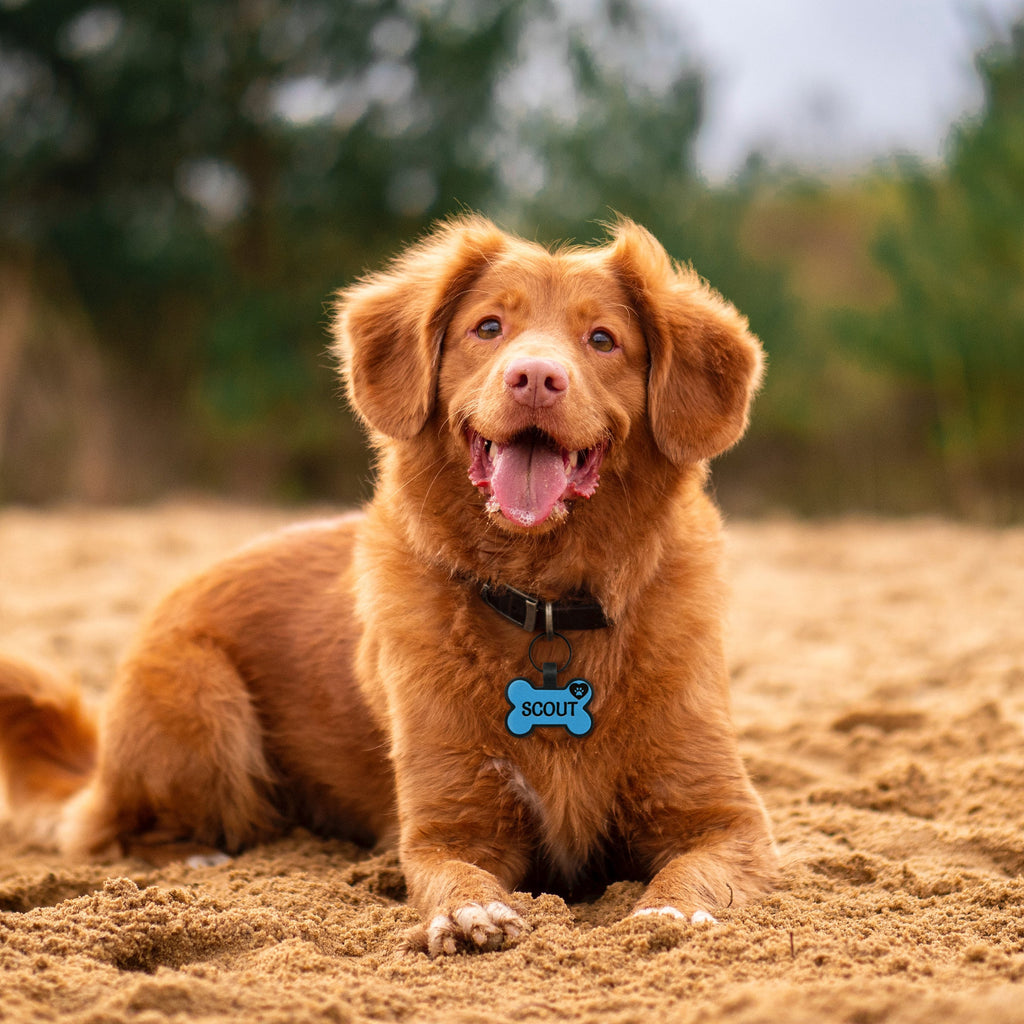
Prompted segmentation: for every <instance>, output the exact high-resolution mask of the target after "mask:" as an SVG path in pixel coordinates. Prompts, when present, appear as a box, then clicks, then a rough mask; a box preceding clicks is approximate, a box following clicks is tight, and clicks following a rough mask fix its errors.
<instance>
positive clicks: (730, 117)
mask: <svg viewBox="0 0 1024 1024" xmlns="http://www.w3.org/2000/svg"><path fill="white" fill-rule="evenodd" d="M712 8H713V9H712ZM467 208H469V209H474V210H479V211H481V212H483V213H485V214H487V215H489V216H491V217H493V218H495V219H496V220H498V221H499V223H501V224H502V225H503V226H505V227H507V228H510V229H513V230H516V231H518V232H521V233H523V234H525V235H527V236H528V237H531V238H537V239H539V240H542V241H550V240H553V239H556V238H573V239H576V240H578V241H581V242H583V241H589V240H590V239H592V238H596V237H600V236H601V234H602V231H601V228H600V223H599V222H600V221H601V220H604V219H607V218H608V217H609V216H611V214H612V212H613V211H618V212H621V213H623V214H626V215H628V216H631V217H633V218H635V219H637V220H639V221H640V222H642V223H643V224H645V225H646V226H648V227H649V228H650V229H651V230H652V231H653V232H654V233H655V234H656V235H657V236H658V237H659V238H660V239H661V241H662V242H663V243H664V244H665V246H666V248H667V249H668V250H669V251H670V253H671V254H672V255H673V256H674V257H675V258H676V259H678V260H682V261H692V262H693V264H694V266H695V267H696V268H697V269H698V270H699V271H700V273H701V274H703V275H704V276H705V277H707V278H708V279H709V280H710V281H711V282H712V283H713V284H714V285H715V286H716V287H717V288H719V289H720V290H721V291H722V292H723V293H724V294H725V295H726V296H727V297H728V298H730V299H731V300H732V301H734V302H735V303H736V304H737V305H738V306H739V307H740V309H742V310H743V311H744V312H745V313H746V314H747V315H748V316H749V317H750V321H751V325H752V327H753V329H754V330H755V331H756V332H757V333H758V334H759V335H760V336H761V338H762V340H763V342H764V344H765V346H766V348H767V350H768V352H769V355H770V369H769V374H768V378H767V383H766V386H765V389H764V391H763V393H762V395H761V396H760V398H759V400H758V403H757V406H756V408H755V415H754V420H753V427H752V429H751V432H750V434H749V435H748V437H747V439H746V440H745V441H744V442H743V444H742V445H741V446H740V447H739V448H738V449H736V451H735V452H733V453H730V454H729V455H728V456H726V457H724V458H723V459H721V460H720V461H719V463H718V464H717V467H716V472H715V485H716V488H717V492H718V495H719V498H720V500H721V502H722V503H723V504H724V505H725V507H726V509H727V510H728V511H730V512H733V513H738V514H759V513H766V512H773V511H778V510H788V511H792V512H797V513H801V514H832V513H837V512H846V511H858V512H879V513H897V514H901V513H917V512H940V513H944V514H953V515H959V516H966V517H972V518H978V519H983V520H986V521H992V522H1006V521H1011V520H1020V519H1021V518H1022V517H1024V0H978V2H977V3H973V4H972V3H969V2H968V3H964V2H960V0H859V2H858V3H857V4H850V3H847V2H846V0H835V2H833V0H789V2H786V0H781V2H779V3H774V4H765V3H763V2H762V0H716V2H715V3H708V2H706V0H704V2H700V0H340V2H339V0H290V2H283V0H231V2H227V0H147V2H146V3H145V4H141V3H128V2H127V0H120V2H117V0H113V2H107V0H0V501H2V502H30V503H43V502H52V501H58V500H69V499H70V500H84V501H97V502H99V501H103V502H136V501H144V500H150V499H152V498H156V497H160V496H162V495H165V494H169V493H178V494H180V493H182V492H203V493H216V494H221V495H227V496H231V497H238V498H244V499H247V500H258V501H273V502H289V501H310V500H327V501H333V502H351V501H357V500H359V499H360V498H362V497H365V496H366V494H367V493H368V490H369V483H368V481H369V470H368V468H367V462H366V456H365V454H364V451H363V445H362V439H361V437H360V436H359V433H358V431H357V430H356V428H355V427H354V425H353V423H352V420H351V418H350V417H349V415H348V413H347V412H346V411H345V409H344V407H343V403H342V402H341V401H340V395H339V388H338V385H337V384H336V382H335V379H334V376H333V372H332V365H331V361H330V359H329V358H328V357H327V355H326V354H325V344H326V337H325V323H326V319H327V317H326V312H325V309H326V306H325V303H326V302H327V300H328V299H329V296H330V295H331V293H332V292H333V291H334V290H335V289H337V288H339V287H341V286H343V285H345V284H346V283H348V282H350V281H351V280H352V279H353V278H354V277H355V276H357V275H358V274H359V273H361V272H362V271H363V270H365V269H367V268H372V267H373V266H375V265H377V264H379V262H380V261H381V260H383V259H385V258H386V257H387V256H389V255H391V254H393V253H394V252H395V251H397V250H398V249H399V248H400V247H401V246H402V245H403V244H404V243H405V242H407V241H410V240H412V239H413V238H415V237H416V236H417V235H418V234H419V233H420V232H421V231H423V230H424V229H425V227H426V226H427V225H428V224H429V223H430V222H431V221H432V220H434V219H435V218H437V217H441V216H444V215H446V214H450V213H452V212H455V211H459V210H463V209H467Z"/></svg>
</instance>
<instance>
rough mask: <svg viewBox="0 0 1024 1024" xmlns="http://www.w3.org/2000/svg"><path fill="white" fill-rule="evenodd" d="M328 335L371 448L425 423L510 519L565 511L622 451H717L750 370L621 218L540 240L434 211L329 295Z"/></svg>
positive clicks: (730, 313)
mask: <svg viewBox="0 0 1024 1024" xmlns="http://www.w3.org/2000/svg"><path fill="white" fill-rule="evenodd" d="M334 336H335V346H336V351H337V353H338V355H339V356H340V357H341V361H342V365H343V369H344V376H345V379H346V382H347V386H348V393H349V398H350V401H351V403H352V405H353V407H354V408H355V410H356V412H357V413H358V415H359V416H360V417H361V418H362V420H363V421H364V422H365V423H366V424H367V425H368V426H369V427H370V429H371V431H372V432H373V434H374V436H375V438H376V440H377V442H378V444H379V445H386V444H387V439H394V440H401V441H408V440H410V439H412V438H416V437H418V436H420V435H421V434H423V433H427V432H429V433H431V434H432V435H433V437H434V438H436V439H437V440H438V441H439V442H440V443H442V444H443V445H444V446H445V452H446V458H448V459H449V460H452V461H455V462H458V461H459V460H460V459H461V463H462V473H463V476H462V479H463V481H464V485H465V487H466V489H467V491H468V492H469V493H472V492H473V489H475V490H476V492H478V494H479V495H480V499H479V500H480V503H481V505H482V506H483V507H484V508H485V509H486V510H487V512H488V513H489V515H490V516H491V518H492V519H493V520H494V521H495V522H497V523H499V524H500V525H502V526H503V527H505V528H507V529H509V530H513V531H521V530H528V531H542V530H548V529H551V528H553V527H554V526H556V525H557V524H559V523H560V522H562V521H564V520H565V519H566V518H567V516H568V514H569V511H570V509H571V508H572V506H573V504H574V503H575V502H577V501H578V500H579V499H585V498H591V497H592V496H594V495H595V493H597V492H598V491H599V479H600V476H601V473H602V472H612V471H614V470H615V468H616V467H617V466H620V467H621V466H623V465H625V464H628V463H629V462H630V459H631V454H630V450H631V445H632V446H635V445H638V444H645V445H646V448H653V449H654V450H655V453H656V455H657V457H658V458H660V459H661V460H662V461H663V462H665V463H666V464H668V465H671V466H674V467H684V466H687V465H689V464H693V463H700V462H703V461H704V460H706V459H708V458H710V457H711V456H713V455H716V454H718V453H719V452H721V451H724V450H725V449H726V448H728V447H729V446H731V445H732V444H733V443H734V442H735V441H736V440H738V439H739V437H740V435H741V434H742V433H743V431H744V429H745V427H746V423H747V412H748V406H749V403H750V398H751V395H752V393H753V391H754V390H755V388H756V386H757V384H758V381H759V379H760V373H761V350H760V346H759V345H758V342H757V339H756V338H754V337H753V336H752V335H751V334H750V333H749V332H748V330H747V325H746V321H745V320H744V319H743V318H742V317H741V316H740V315H739V314H738V313H737V312H736V310H735V309H734V308H733V307H732V306H731V305H729V304H728V303H727V302H725V301H724V300H723V299H722V298H721V297H720V296H719V295H718V294H717V293H716V292H714V291H712V290H711V289H710V288H709V287H708V286H707V285H706V284H704V283H703V282H702V281H701V280H700V279H699V278H698V277H697V275H696V274H695V273H694V272H693V271H692V270H690V269H686V268H680V267H678V266H675V265H674V264H673V263H672V261H671V260H670V259H669V258H668V256H667V255H666V253H665V250H664V249H663V248H662V247H661V246H660V245H659V244H658V242H656V241H655V239H654V238H653V237H652V236H651V235H650V234H649V233H648V232H647V231H645V230H644V229H643V228H641V227H639V226H637V225H636V224H633V223H632V222H630V221H627V220H622V221H620V222H619V223H618V224H616V225H615V226H614V227H613V228H612V230H611V232H610V238H609V241H608V242H607V243H606V244H604V245H602V246H597V247H593V248H565V249H561V250H556V251H549V250H546V249H544V248H542V247H541V246H539V245H536V244H534V243H530V242H526V241H523V240H521V239H518V238H515V237H513V236H511V235H509V234H506V233H505V232H503V231H500V230H499V229H498V228H496V227H495V226H494V225H493V224H491V223H490V222H488V221H486V220H484V219H482V218H479V217H465V218H461V219H458V220H455V221H452V222H449V223H447V224H444V225H442V226H441V227H440V228H438V229H437V230H436V231H435V232H434V233H433V234H431V235H430V236H428V237H427V238H426V239H425V240H423V241H422V242H420V243H419V244H417V245H415V246H413V247H412V248H410V249H408V250H407V251H406V252H405V253H404V254H403V255H401V256H400V257H399V258H398V259H397V260H395V262H394V263H393V264H392V265H391V266H390V267H389V268H388V269H386V270H384V271H383V272H381V273H378V274H373V275H371V276H369V277H367V278H365V279H363V280H362V281H361V282H359V283H357V284H355V285H354V286H352V287H351V288H349V289H347V290H345V291H343V292H341V293H340V295H339V301H338V305H337V309H336V318H335V324H334ZM638 437H639V438H640V440H637V438H638ZM645 450H646V449H645Z"/></svg>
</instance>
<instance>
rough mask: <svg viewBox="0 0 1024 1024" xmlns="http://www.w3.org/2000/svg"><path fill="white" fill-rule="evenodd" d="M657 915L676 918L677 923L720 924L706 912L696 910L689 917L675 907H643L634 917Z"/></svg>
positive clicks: (634, 912)
mask: <svg viewBox="0 0 1024 1024" xmlns="http://www.w3.org/2000/svg"><path fill="white" fill-rule="evenodd" d="M655 914H656V915H659V916H661V917H674V918H675V919H676V920H677V921H689V922H690V924H718V921H717V919H716V918H714V917H712V916H711V915H710V914H709V913H708V912H707V911H706V910H695V911H694V912H693V914H692V915H691V916H687V915H686V914H684V913H683V912H682V911H681V910H676V908H675V907H641V909H640V910H634V911H633V914H632V916H633V917H649V916H651V915H655Z"/></svg>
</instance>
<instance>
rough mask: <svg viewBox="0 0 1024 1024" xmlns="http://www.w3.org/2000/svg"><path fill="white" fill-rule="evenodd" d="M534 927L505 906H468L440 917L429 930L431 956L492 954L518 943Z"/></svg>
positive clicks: (472, 904)
mask: <svg viewBox="0 0 1024 1024" xmlns="http://www.w3.org/2000/svg"><path fill="white" fill-rule="evenodd" d="M529 929H530V926H529V925H528V924H527V923H526V922H525V921H524V920H523V919H522V918H521V917H520V916H519V915H518V914H517V913H516V912H515V911H514V910H513V909H512V908H511V907H509V906H507V905H506V904H504V903H498V902H494V903H488V904H487V905H486V906H483V905H481V904H479V903H466V904H464V905H463V906H461V907H457V908H456V909H455V910H453V911H451V912H450V913H441V914H436V915H435V916H434V917H433V918H432V919H431V921H430V924H429V925H428V926H427V954H428V955H429V956H431V957H437V956H454V955H455V954H456V953H458V952H459V951H460V950H467V951H471V952H472V951H480V952H491V951H492V950H496V949H501V948H502V947H503V946H504V945H506V944H507V943H510V942H514V941H515V940H516V939H518V938H519V936H520V935H523V934H524V933H525V932H527V931H529Z"/></svg>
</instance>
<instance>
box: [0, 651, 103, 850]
mask: <svg viewBox="0 0 1024 1024" xmlns="http://www.w3.org/2000/svg"><path fill="white" fill-rule="evenodd" d="M97 739H98V730H97V725H96V719H95V717H94V715H93V714H91V713H90V712H89V711H88V710H87V709H86V708H85V706H84V705H83V703H82V699H81V695H80V694H79V692H78V689H77V687H76V686H74V684H72V683H71V682H70V681H69V680H64V679H61V678H60V677H58V676H56V675H54V674H52V673H51V672H49V671H48V670H46V669H44V668H42V667H40V666H38V665H35V664H32V663H30V662H27V661H23V660H21V659H19V658H14V657H11V656H10V655H6V654H3V653H0V782H2V783H3V785H4V790H5V792H6V797H7V805H8V811H9V816H10V818H11V819H12V820H13V821H14V822H15V824H16V826H18V831H19V832H26V831H27V832H29V833H30V834H31V835H32V836H33V837H34V838H37V839H52V836H53V832H54V830H55V828H56V825H57V821H58V817H59V814H60V809H61V807H62V806H63V805H64V803H65V802H66V801H67V800H68V799H69V798H70V797H72V796H73V795H74V794H75V793H77V792H78V791H79V790H80V789H82V788H83V787H84V786H85V785H86V783H87V782H88V781H89V778H90V776H91V774H92V771H93V768H94V767H95V764H96V751H97Z"/></svg>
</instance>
